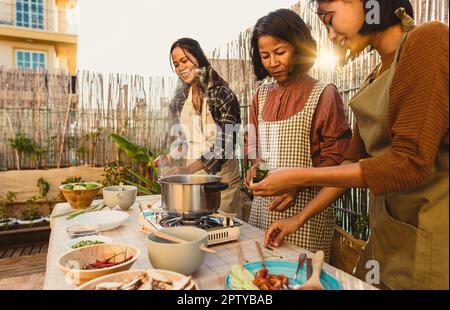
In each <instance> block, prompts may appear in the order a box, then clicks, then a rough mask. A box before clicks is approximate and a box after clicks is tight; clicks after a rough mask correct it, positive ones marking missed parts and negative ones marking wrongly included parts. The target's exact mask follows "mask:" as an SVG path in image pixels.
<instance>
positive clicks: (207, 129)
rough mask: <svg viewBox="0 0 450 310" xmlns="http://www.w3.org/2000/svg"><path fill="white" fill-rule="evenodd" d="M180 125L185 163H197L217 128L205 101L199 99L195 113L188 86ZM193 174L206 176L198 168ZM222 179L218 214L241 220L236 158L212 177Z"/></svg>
mask: <svg viewBox="0 0 450 310" xmlns="http://www.w3.org/2000/svg"><path fill="white" fill-rule="evenodd" d="M180 123H181V125H182V126H183V128H185V129H186V130H185V132H184V134H185V136H186V139H187V143H188V149H187V152H188V153H187V156H186V158H187V161H186V164H187V165H189V164H190V163H192V162H194V161H196V160H198V158H200V156H201V155H203V154H205V153H206V152H208V151H209V150H210V149H211V148H212V147H213V146H214V143H215V142H216V135H217V125H216V123H215V122H214V118H213V116H212V115H211V111H210V110H209V107H208V103H207V100H206V99H205V100H203V102H202V108H201V112H200V113H197V111H196V110H195V108H194V104H193V102H192V87H191V89H190V90H189V95H188V98H187V99H186V101H185V103H184V105H183V109H182V111H181V114H180ZM196 174H207V173H206V171H205V170H203V169H201V170H200V171H198V172H197V173H196ZM216 175H217V176H220V177H221V178H222V182H223V183H226V184H228V186H229V187H228V189H226V190H224V191H222V192H221V195H220V198H221V204H220V208H219V211H222V212H224V213H227V214H231V215H234V216H237V217H239V218H242V215H241V213H240V212H241V210H240V192H239V185H240V180H241V178H240V174H239V166H238V162H237V160H236V159H228V160H226V161H225V163H224V164H223V165H222V169H221V170H220V171H219V172H218V173H217V174H216Z"/></svg>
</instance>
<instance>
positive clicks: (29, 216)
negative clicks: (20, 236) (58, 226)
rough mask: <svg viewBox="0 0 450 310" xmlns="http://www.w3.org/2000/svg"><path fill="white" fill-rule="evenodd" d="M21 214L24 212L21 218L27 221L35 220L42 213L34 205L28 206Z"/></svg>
mask: <svg viewBox="0 0 450 310" xmlns="http://www.w3.org/2000/svg"><path fill="white" fill-rule="evenodd" d="M21 214H22V217H21V219H22V220H25V221H33V220H36V219H39V218H41V213H40V212H39V210H38V209H36V208H34V207H29V208H26V209H25V210H23V211H22V212H21Z"/></svg>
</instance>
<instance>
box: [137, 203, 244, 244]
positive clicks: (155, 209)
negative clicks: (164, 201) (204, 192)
mask: <svg viewBox="0 0 450 310" xmlns="http://www.w3.org/2000/svg"><path fill="white" fill-rule="evenodd" d="M140 209H141V211H140V214H139V224H140V225H141V226H142V228H143V229H144V230H147V231H154V230H161V229H163V228H167V227H177V226H194V227H198V228H202V229H204V230H206V231H207V232H208V244H209V245H211V244H219V243H224V242H229V241H234V240H237V239H239V235H240V233H241V227H240V226H241V225H242V223H241V222H240V221H239V220H237V219H236V218H234V217H231V216H227V215H225V214H221V213H216V214H212V215H208V216H203V217H201V218H198V219H184V218H181V217H177V216H171V215H168V214H167V213H166V212H165V210H164V209H162V208H161V203H157V204H155V203H154V204H153V205H152V204H149V203H148V202H142V203H141V204H140Z"/></svg>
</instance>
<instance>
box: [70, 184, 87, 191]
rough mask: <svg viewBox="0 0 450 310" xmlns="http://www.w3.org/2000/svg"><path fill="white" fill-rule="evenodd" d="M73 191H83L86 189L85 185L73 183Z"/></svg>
mask: <svg viewBox="0 0 450 310" xmlns="http://www.w3.org/2000/svg"><path fill="white" fill-rule="evenodd" d="M72 189H73V190H74V191H80V190H81V191H83V190H84V191H85V190H86V187H84V186H82V185H75V186H74V187H73V188H72Z"/></svg>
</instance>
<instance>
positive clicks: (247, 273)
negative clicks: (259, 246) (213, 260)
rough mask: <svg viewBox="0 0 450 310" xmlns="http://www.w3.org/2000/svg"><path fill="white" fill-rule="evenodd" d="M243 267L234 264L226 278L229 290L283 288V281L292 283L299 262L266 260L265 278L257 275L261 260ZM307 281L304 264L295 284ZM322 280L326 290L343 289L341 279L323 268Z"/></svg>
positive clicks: (260, 267)
mask: <svg viewBox="0 0 450 310" xmlns="http://www.w3.org/2000/svg"><path fill="white" fill-rule="evenodd" d="M243 267H244V268H241V265H233V266H232V267H231V270H230V272H229V273H228V275H227V277H226V278H225V285H226V287H227V289H229V290H258V289H268V290H271V289H272V290H277V289H282V283H283V282H285V281H287V280H288V281H289V283H292V281H293V278H294V273H295V270H296V269H297V263H296V262H290V261H284V260H268V261H266V268H267V270H268V274H265V275H264V278H265V279H262V278H260V277H256V276H257V274H258V271H260V270H261V269H262V268H263V266H262V262H261V261H256V262H251V263H247V264H244V265H243ZM255 280H256V281H255ZM261 280H262V281H261ZM263 282H265V284H268V285H266V286H264V285H262V283H263ZM277 282H278V283H277ZM305 282H306V264H304V265H303V266H302V268H300V271H299V272H298V277H297V281H295V284H299V285H301V284H303V283H305ZM320 282H321V284H322V286H323V287H324V288H325V289H326V290H341V289H342V287H341V285H340V283H339V281H338V280H337V279H336V278H335V277H333V276H332V275H331V274H329V273H327V272H325V271H323V270H322V272H321V274H320ZM272 284H273V285H272Z"/></svg>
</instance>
